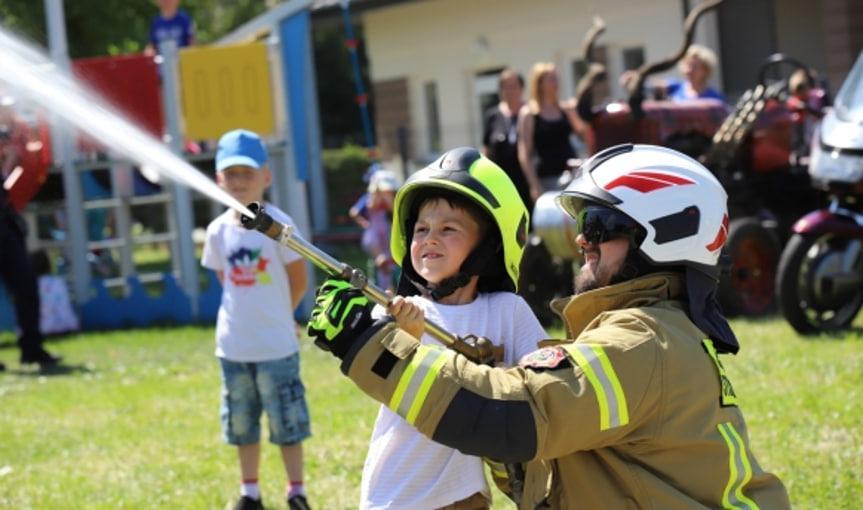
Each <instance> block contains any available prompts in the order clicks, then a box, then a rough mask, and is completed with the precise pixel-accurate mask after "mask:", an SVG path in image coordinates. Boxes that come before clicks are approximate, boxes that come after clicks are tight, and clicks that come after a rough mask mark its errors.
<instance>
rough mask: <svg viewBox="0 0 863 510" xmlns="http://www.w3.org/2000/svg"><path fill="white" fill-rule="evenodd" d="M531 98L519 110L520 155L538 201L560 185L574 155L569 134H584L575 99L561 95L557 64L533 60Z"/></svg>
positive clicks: (526, 176) (533, 195) (530, 80)
mask: <svg viewBox="0 0 863 510" xmlns="http://www.w3.org/2000/svg"><path fill="white" fill-rule="evenodd" d="M528 91H529V94H530V100H529V101H528V103H527V104H526V105H525V106H523V107H522V108H521V111H520V113H519V121H518V122H519V138H518V159H519V162H520V163H521V168H522V171H523V172H524V175H525V178H526V179H527V182H528V185H529V186H530V195H531V198H532V199H533V201H534V202H535V201H536V200H537V199H538V198H539V197H540V195H542V194H543V193H544V192H546V191H548V190H550V189H555V188H557V187H558V186H557V180H558V179H559V178H560V175H561V173H563V171H564V170H566V168H567V160H569V159H572V158H575V157H576V154H575V149H573V147H572V143H571V142H570V135H571V134H573V133H574V134H576V135H578V136H583V134H584V130H585V125H584V122H583V121H582V120H581V119H580V118H579V117H578V115H577V114H576V113H575V101H574V100H571V101H566V102H563V101H560V100H559V99H558V97H557V96H558V80H557V68H556V67H555V65H554V64H553V63H551V62H538V63H536V64H534V66H533V69H532V70H531V73H530V78H529V79H528Z"/></svg>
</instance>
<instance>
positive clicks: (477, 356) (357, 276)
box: [240, 202, 524, 504]
mask: <svg viewBox="0 0 863 510" xmlns="http://www.w3.org/2000/svg"><path fill="white" fill-rule="evenodd" d="M247 208H248V210H249V212H251V213H252V214H254V215H255V216H254V217H250V216H247V215H243V216H242V217H241V219H240V222H241V223H242V225H243V226H244V227H245V228H247V229H249V230H257V231H258V232H261V233H262V234H264V235H265V236H267V237H269V238H270V239H273V240H274V241H276V242H277V243H279V244H281V245H282V246H286V247H288V248H290V249H292V250H294V251H295V252H297V253H299V254H300V255H301V256H303V257H304V258H305V259H306V260H308V261H309V262H311V263H312V264H314V265H315V266H317V267H318V268H320V269H322V270H323V271H325V272H327V273H328V274H330V275H331V276H334V277H337V278H342V279H343V280H346V281H348V282H349V283H350V284H351V286H352V287H354V288H355V289H359V290H360V291H362V293H363V294H365V295H366V297H368V298H369V299H370V300H371V301H373V302H374V303H376V304H379V305H382V306H389V305H390V303H391V299H390V296H389V295H388V294H387V293H386V291H384V290H383V289H381V288H380V287H377V286H376V285H374V284H373V283H371V282H369V281H368V277H367V276H366V274H365V273H363V272H362V271H361V270H359V269H355V268H353V267H351V266H349V265H348V264H346V263H344V262H341V261H339V260H337V259H335V258H333V257H332V256H330V255H329V254H327V253H326V252H324V251H323V250H321V249H320V248H318V247H317V246H315V245H313V244H311V243H309V242H308V241H306V240H305V239H303V238H302V237H300V236H299V235H297V233H296V232H295V231H294V228H293V226H291V225H285V224H283V223H279V222H278V221H276V220H274V219H273V217H272V216H270V215H269V214H267V213H266V212H265V211H264V208H263V206H262V205H261V204H260V203H258V202H252V203H251V204H249V205H248V206H247ZM425 330H426V332H428V333H429V334H430V335H431V336H432V337H434V338H435V339H436V340H438V341H439V342H440V343H442V344H443V345H445V346H446V347H447V348H449V349H452V350H454V351H456V352H458V353H459V354H462V355H464V356H465V357H466V358H468V359H469V360H471V361H474V362H476V363H481V364H488V363H490V362H491V361H492V360H493V355H492V343H491V341H489V339H487V338H484V337H475V336H473V335H469V336H467V337H459V336H458V335H454V334H452V333H450V332H448V331H446V330H445V329H443V328H442V327H440V326H439V325H437V324H435V323H434V322H433V321H430V320H429V319H425ZM505 468H506V471H507V476H508V478H509V483H510V491H511V494H510V497H512V499H513V500H514V501H515V502H516V504H520V503H521V495H522V490H523V483H524V471H523V469H522V467H521V465H520V464H505Z"/></svg>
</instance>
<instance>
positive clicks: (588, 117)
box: [523, 0, 825, 322]
mask: <svg viewBox="0 0 863 510" xmlns="http://www.w3.org/2000/svg"><path fill="white" fill-rule="evenodd" d="M721 2H722V0H712V1H710V2H705V3H703V4H701V5H699V6H698V7H697V8H696V9H695V10H693V11H692V12H691V13H690V15H689V16H688V17H687V19H686V23H685V26H684V29H685V30H684V34H685V38H684V43H683V45H682V46H681V48H680V49H679V50H678V51H677V52H676V53H675V54H674V55H671V56H670V57H667V58H665V59H663V60H661V61H658V62H655V63H648V64H645V65H643V66H642V67H641V68H639V69H638V71H637V73H636V75H635V78H634V79H632V80H631V81H630V82H629V99H628V101H626V102H613V103H606V104H593V98H592V91H593V90H594V89H595V87H596V85H597V84H598V83H600V82H601V81H602V80H604V79H606V72H605V68H604V66H603V65H602V64H599V63H597V62H596V61H595V59H594V58H593V45H594V43H595V41H596V39H597V38H598V36H599V35H600V34H601V33H602V32H603V31H604V28H605V27H604V24H603V23H602V20H600V19H598V18H597V19H596V20H595V23H594V26H593V27H592V29H591V30H590V32H589V33H588V35H587V37H586V41H585V46H584V48H585V50H584V54H585V60H587V62H588V63H589V66H590V67H589V69H588V72H587V73H586V75H585V76H584V77H583V78H582V80H581V81H580V82H579V86H578V90H577V92H576V102H577V106H576V108H577V110H578V113H579V115H580V116H581V117H582V118H583V119H584V120H585V121H587V122H588V124H589V128H588V133H587V136H586V140H585V142H586V144H587V147H588V152H589V153H590V154H595V153H596V152H598V151H600V150H602V149H605V148H607V147H610V146H613V145H616V144H620V143H648V144H655V145H662V146H666V147H671V148H673V149H676V150H679V151H681V152H683V153H685V154H688V155H690V156H692V157H693V158H696V159H698V160H700V161H701V162H702V163H704V165H705V166H706V167H707V168H709V169H710V170H711V171H712V172H714V173H715V175H716V176H717V177H718V178H719V180H720V182H722V184H723V186H724V187H725V188H726V191H727V192H728V195H729V201H728V206H729V216H730V219H731V222H730V226H729V236H728V240H727V242H726V245H725V248H724V255H725V257H724V259H725V260H727V262H729V263H730V266H729V271H728V272H727V274H723V276H722V277H721V279H720V283H719V292H718V298H719V301H720V304H721V305H722V307H723V310H724V311H725V313H726V314H728V315H732V316H733V315H746V316H757V315H763V314H767V313H771V312H773V311H774V310H775V306H776V296H775V292H774V287H775V285H774V281H775V277H776V268H777V264H778V261H779V256H780V253H781V250H782V244H783V243H784V241H785V239H786V238H787V237H788V234H787V233H788V232H790V226H791V224H792V223H793V222H794V221H795V220H796V219H797V218H798V217H799V216H800V215H801V214H802V212H804V211H807V210H810V209H812V208H813V206H814V205H815V204H816V202H817V198H816V195H815V193H814V192H813V191H812V188H811V187H810V185H809V178H808V173H807V171H806V167H805V165H803V164H801V163H803V162H805V158H804V157H799V156H800V155H799V154H795V147H794V146H793V143H792V141H793V140H794V138H795V122H794V120H795V112H794V111H793V110H792V109H791V108H789V107H788V105H787V104H786V101H787V100H788V98H789V92H788V80H787V79H785V77H784V73H783V72H782V71H787V69H789V68H790V69H792V70H796V69H806V66H804V65H803V64H802V63H800V62H799V61H797V60H795V59H793V58H790V57H787V56H784V55H774V56H771V57H770V58H769V59H768V60H767V61H766V62H765V64H764V66H763V67H762V69H761V72H760V73H759V76H758V80H757V83H756V85H755V87H753V88H752V89H750V90H748V91H746V92H745V93H744V94H743V96H742V97H741V98H740V100H739V101H738V102H737V104H736V105H735V107H734V108H733V110H731V111H730V112H729V109H728V107H727V105H725V104H724V103H723V102H722V101H719V100H714V99H697V100H691V101H687V102H674V101H670V100H666V99H654V98H647V97H645V87H644V84H645V82H646V79H647V78H648V77H649V76H650V75H652V74H655V73H659V72H662V71H665V70H667V69H670V68H671V67H672V66H674V65H675V64H676V63H677V62H678V61H679V60H680V59H681V58H682V57H683V56H684V55H685V53H686V50H687V48H688V47H689V45H690V44H691V42H692V35H693V29H694V26H695V23H696V21H697V19H698V17H699V16H700V15H701V14H703V13H704V12H706V11H708V10H709V9H712V8H714V7H716V6H717V5H718V4H719V3H721ZM806 72H807V73H809V71H808V69H806ZM776 76H780V77H782V78H781V79H780V78H776ZM812 94H813V98H814V99H816V100H820V101H821V103H822V104H823V103H824V101H825V94H824V92H823V91H822V90H818V89H815V90H814V91H813V92H812ZM556 194H557V192H548V193H547V194H546V195H544V196H542V197H540V199H539V200H538V201H537V203H536V206H535V207H534V212H533V227H534V234H535V236H533V239H532V240H531V241H532V242H531V244H530V245H529V246H528V251H527V252H526V255H525V262H524V265H523V272H524V273H525V277H524V282H525V285H524V292H525V298H526V300H527V301H528V302H529V303H531V306H532V307H533V308H534V311H535V312H537V314H538V315H540V316H541V317H540V318H541V320H542V319H546V320H545V322H547V317H544V315H545V312H544V311H543V309H545V308H547V302H548V300H549V299H552V298H554V297H557V296H561V295H568V294H570V293H571V291H572V280H571V273H572V270H571V266H572V260H573V258H574V257H575V256H576V253H578V250H577V247H576V246H575V243H574V239H573V238H572V230H571V228H572V221H571V220H570V219H569V218H566V217H565V215H564V214H563V213H561V212H559V211H557V210H556V207H555V204H554V200H553V198H554V196H555V195H556ZM537 277H538V278H537ZM531 281H541V282H543V284H542V285H543V286H545V285H546V282H552V281H557V282H561V283H560V288H545V287H543V289H540V288H539V287H538V286H536V285H531V284H530V282H531Z"/></svg>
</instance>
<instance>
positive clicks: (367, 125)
mask: <svg viewBox="0 0 863 510" xmlns="http://www.w3.org/2000/svg"><path fill="white" fill-rule="evenodd" d="M349 3H350V0H341V6H342V15H343V18H344V20H345V33H346V35H347V47H348V53H350V55H351V64H352V65H353V68H354V81H355V82H356V84H357V104H358V105H359V106H360V114H361V115H362V119H363V130H364V131H365V135H366V150H367V152H368V156H369V159H372V160H374V159H377V155H376V154H375V138H374V135H373V134H372V123H371V120H370V119H369V108H368V99H369V98H368V96H367V95H366V93H365V91H364V90H363V75H362V73H361V72H360V59H359V57H358V56H357V40H356V38H355V37H354V29H353V24H352V23H351V11H350V9H349V8H348V4H349Z"/></svg>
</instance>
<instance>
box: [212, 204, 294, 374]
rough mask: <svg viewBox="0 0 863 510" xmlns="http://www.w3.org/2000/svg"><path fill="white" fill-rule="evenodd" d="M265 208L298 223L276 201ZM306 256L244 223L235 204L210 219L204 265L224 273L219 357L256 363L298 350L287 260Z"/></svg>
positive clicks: (280, 218) (287, 221)
mask: <svg viewBox="0 0 863 510" xmlns="http://www.w3.org/2000/svg"><path fill="white" fill-rule="evenodd" d="M264 208H265V210H266V212H267V214H269V215H270V216H271V217H272V218H273V219H274V220H276V221H278V222H280V223H282V224H284V225H288V226H294V222H293V220H292V219H291V218H290V216H288V215H287V214H285V213H284V212H282V211H281V210H279V209H278V208H276V207H275V206H273V205H270V204H265V206H264ZM294 228H296V227H294ZM295 232H296V230H295ZM297 235H298V236H299V235H300V234H299V233H297ZM300 258H302V257H301V255H300V254H298V253H297V252H295V251H294V250H292V249H290V248H288V247H286V246H282V245H281V244H279V243H277V242H276V241H274V240H273V239H270V238H269V237H267V236H265V235H264V234H262V233H261V232H258V231H257V230H248V229H246V228H245V227H243V226H242V225H241V224H240V222H239V218H238V216H237V213H236V212H235V211H234V210H232V209H229V210H227V211H226V212H225V213H224V214H222V215H220V216H219V217H218V218H216V219H214V220H213V221H212V222H210V224H209V225H208V226H207V236H206V240H205V241H204V251H203V254H202V255H201V265H202V266H204V267H206V268H209V269H212V270H214V271H222V272H223V275H224V278H223V282H222V302H221V304H220V306H219V313H218V318H217V320H216V356H218V357H220V358H225V359H228V360H231V361H240V362H256V361H269V360H274V359H280V358H284V357H287V356H290V355H291V354H294V353H295V352H297V350H298V349H299V343H298V341H297V333H296V329H295V327H294V303H293V302H292V301H291V287H290V282H289V281H288V273H287V271H286V270H285V265H287V264H290V263H291V262H294V261H296V260H298V259H300Z"/></svg>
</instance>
